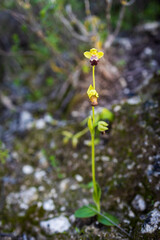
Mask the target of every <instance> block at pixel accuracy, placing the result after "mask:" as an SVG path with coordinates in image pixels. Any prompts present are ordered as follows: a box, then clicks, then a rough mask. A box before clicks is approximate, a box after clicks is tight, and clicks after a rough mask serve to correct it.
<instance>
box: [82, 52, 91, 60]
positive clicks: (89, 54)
mask: <svg viewBox="0 0 160 240" xmlns="http://www.w3.org/2000/svg"><path fill="white" fill-rule="evenodd" d="M84 56H85V57H86V58H89V59H90V58H91V57H92V55H91V53H90V52H84Z"/></svg>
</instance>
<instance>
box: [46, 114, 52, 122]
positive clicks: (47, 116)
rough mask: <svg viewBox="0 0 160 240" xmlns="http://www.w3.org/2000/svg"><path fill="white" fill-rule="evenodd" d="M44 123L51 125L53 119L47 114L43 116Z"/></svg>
mask: <svg viewBox="0 0 160 240" xmlns="http://www.w3.org/2000/svg"><path fill="white" fill-rule="evenodd" d="M44 121H45V122H46V123H53V121H54V120H53V118H52V117H51V115H49V114H45V116H44Z"/></svg>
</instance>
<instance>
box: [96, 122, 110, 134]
mask: <svg viewBox="0 0 160 240" xmlns="http://www.w3.org/2000/svg"><path fill="white" fill-rule="evenodd" d="M107 126H108V123H106V122H104V121H99V122H98V130H99V131H100V132H105V131H106V130H108V127H107Z"/></svg>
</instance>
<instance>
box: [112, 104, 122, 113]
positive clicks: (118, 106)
mask: <svg viewBox="0 0 160 240" xmlns="http://www.w3.org/2000/svg"><path fill="white" fill-rule="evenodd" d="M120 110H121V106H120V105H116V106H115V107H114V109H113V111H114V112H118V111H120Z"/></svg>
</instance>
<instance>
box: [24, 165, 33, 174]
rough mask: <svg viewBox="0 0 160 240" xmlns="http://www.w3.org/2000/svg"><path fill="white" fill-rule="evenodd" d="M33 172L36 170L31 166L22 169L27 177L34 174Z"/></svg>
mask: <svg viewBox="0 0 160 240" xmlns="http://www.w3.org/2000/svg"><path fill="white" fill-rule="evenodd" d="M33 171H34V168H33V167H32V166H30V165H25V166H23V168H22V172H23V173H24V174H26V175H29V174H31V173H33Z"/></svg>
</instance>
